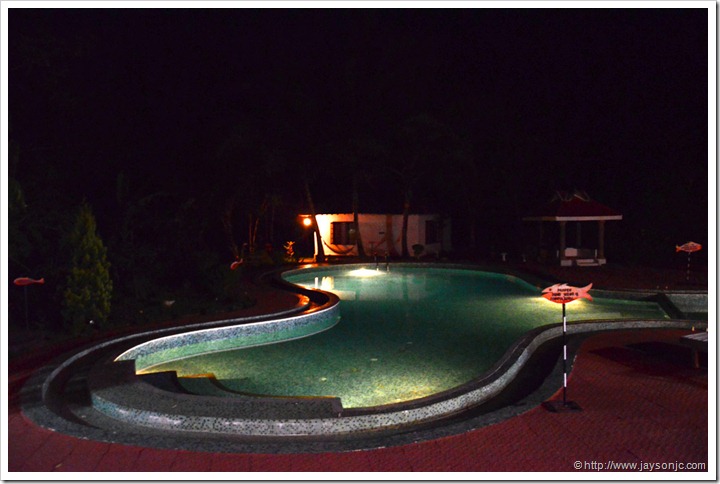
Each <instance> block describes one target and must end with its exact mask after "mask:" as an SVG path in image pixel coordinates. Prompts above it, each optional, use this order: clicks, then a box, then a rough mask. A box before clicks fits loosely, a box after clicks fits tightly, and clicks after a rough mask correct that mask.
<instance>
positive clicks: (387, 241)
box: [303, 213, 452, 256]
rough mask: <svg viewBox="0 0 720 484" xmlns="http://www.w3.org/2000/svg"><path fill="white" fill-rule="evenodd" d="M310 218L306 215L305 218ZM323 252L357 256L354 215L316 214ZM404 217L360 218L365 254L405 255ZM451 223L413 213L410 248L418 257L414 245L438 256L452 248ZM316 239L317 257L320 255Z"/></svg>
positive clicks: (383, 215) (385, 215)
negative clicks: (403, 243) (403, 247)
mask: <svg viewBox="0 0 720 484" xmlns="http://www.w3.org/2000/svg"><path fill="white" fill-rule="evenodd" d="M303 217H307V216H303ZM316 218H317V223H318V229H319V230H320V237H321V239H322V243H323V250H324V252H325V255H327V256H344V255H347V256H357V255H358V248H357V236H356V234H355V225H354V223H353V214H352V213H333V214H318V215H316ZM402 220H403V216H402V214H367V213H361V214H359V215H358V225H359V228H360V235H361V237H362V243H363V248H364V249H365V254H366V255H373V254H377V255H380V256H384V255H385V254H387V255H389V256H397V255H400V254H402ZM450 228H451V227H450V220H449V219H446V218H443V217H441V216H439V215H433V214H410V215H409V217H408V231H407V246H408V252H409V253H410V255H415V252H414V249H413V246H414V245H422V251H421V252H420V254H419V255H421V256H427V255H438V254H440V253H441V252H447V251H449V250H451V249H452V247H451V242H450V235H451V232H450ZM317 252H318V250H317V239H316V240H315V255H317Z"/></svg>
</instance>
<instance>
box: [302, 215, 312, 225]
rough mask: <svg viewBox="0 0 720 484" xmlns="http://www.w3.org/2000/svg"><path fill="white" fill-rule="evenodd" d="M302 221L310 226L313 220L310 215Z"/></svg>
mask: <svg viewBox="0 0 720 484" xmlns="http://www.w3.org/2000/svg"><path fill="white" fill-rule="evenodd" d="M302 223H303V225H304V226H305V227H310V226H311V225H312V220H310V217H305V218H303V221H302Z"/></svg>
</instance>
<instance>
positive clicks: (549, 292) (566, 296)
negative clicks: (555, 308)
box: [542, 284, 592, 413]
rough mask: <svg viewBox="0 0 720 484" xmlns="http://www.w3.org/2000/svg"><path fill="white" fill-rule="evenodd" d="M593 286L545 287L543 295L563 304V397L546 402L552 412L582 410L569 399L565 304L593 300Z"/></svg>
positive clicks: (558, 285) (565, 285)
mask: <svg viewBox="0 0 720 484" xmlns="http://www.w3.org/2000/svg"><path fill="white" fill-rule="evenodd" d="M591 288H592V284H589V285H587V286H585V287H573V286H568V285H567V284H555V285H553V286H550V287H547V288H545V289H543V292H542V297H544V298H545V299H547V300H548V301H552V302H554V303H558V304H562V323H563V332H562V343H563V398H562V402H557V401H552V402H550V401H549V402H544V403H543V407H545V409H546V410H549V411H551V412H556V413H559V412H578V411H580V410H582V409H581V408H580V405H578V404H577V403H575V402H569V401H568V399H567V317H566V314H565V304H567V303H571V302H573V301H575V300H576V299H580V298H583V297H584V298H585V299H588V300H590V301H592V297H591V296H590V294H588V291H590V289H591Z"/></svg>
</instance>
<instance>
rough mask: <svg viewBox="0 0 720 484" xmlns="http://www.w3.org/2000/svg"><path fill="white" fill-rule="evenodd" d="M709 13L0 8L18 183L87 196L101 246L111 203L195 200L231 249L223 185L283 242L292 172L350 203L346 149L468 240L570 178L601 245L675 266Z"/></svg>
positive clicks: (378, 193) (320, 198)
mask: <svg viewBox="0 0 720 484" xmlns="http://www.w3.org/2000/svg"><path fill="white" fill-rule="evenodd" d="M330 5H332V4H330ZM369 5H370V6H372V4H369ZM571 5H572V4H571ZM620 5H621V4H620ZM710 11H712V9H710ZM707 18H708V10H705V9H677V8H670V9H656V8H644V9H626V8H617V9H601V10H600V9H572V8H569V9H549V8H538V9H485V8H478V9H469V8H468V9H440V8H422V9H421V8H411V9H403V10H399V9H397V10H396V9H337V8H326V9H317V10H314V9H302V8H298V9H230V8H229V9H214V10H210V9H208V10H205V9H187V10H185V9H170V8H168V9H95V8H90V9H78V10H74V9H17V8H12V9H11V10H10V12H9V61H8V62H9V74H8V80H9V104H8V111H9V119H10V126H9V131H10V139H11V141H12V142H13V143H14V146H15V148H14V149H15V150H16V151H14V152H13V153H16V154H17V156H15V157H11V163H10V176H11V178H14V179H16V180H17V181H18V182H19V183H20V185H21V186H22V188H23V190H24V193H25V198H26V200H28V203H35V204H36V206H37V205H39V206H43V204H45V205H44V206H47V207H48V210H50V209H52V208H58V207H60V208H68V209H70V208H71V207H74V206H76V205H77V204H79V203H80V202H81V201H82V200H83V199H85V200H87V201H88V202H89V203H90V204H91V205H92V206H93V208H94V210H95V214H96V217H97V219H98V226H99V229H100V232H101V234H102V236H103V237H104V238H106V239H108V240H110V239H112V238H113V237H114V233H115V231H116V229H117V227H118V225H119V224H120V223H121V221H122V220H123V214H124V213H125V212H124V209H123V203H126V204H127V203H128V202H127V200H128V199H129V200H135V201H137V200H141V199H143V197H147V196H150V195H152V194H155V193H163V194H165V195H166V196H167V197H169V198H168V201H167V205H168V206H167V207H164V208H163V207H159V208H157V210H156V212H153V213H156V214H157V215H152V214H151V215H148V217H152V216H157V217H161V218H162V217H165V218H167V217H174V216H175V215H177V212H180V211H181V207H184V208H187V207H189V206H192V207H195V208H194V210H195V212H193V213H194V214H195V215H194V217H196V219H195V221H197V219H203V220H208V225H207V226H203V227H201V228H200V229H201V230H202V231H203V233H204V234H205V237H206V238H205V239H204V240H205V242H203V243H208V244H210V245H213V247H218V248H219V249H218V250H224V247H225V245H224V244H225V242H224V236H223V234H222V230H221V227H220V224H219V223H218V220H219V218H220V214H221V213H222V211H223V207H224V206H225V204H226V201H227V199H228V198H229V197H230V196H232V195H233V194H236V193H241V195H239V199H240V200H241V202H243V203H248V204H252V203H258V202H257V200H259V199H261V198H262V197H263V196H264V195H265V194H266V193H268V192H269V191H272V192H273V193H274V194H276V195H277V196H278V197H279V198H280V199H281V201H282V205H280V208H279V209H278V210H279V211H278V214H277V217H278V218H282V219H283V220H284V221H283V222H277V223H278V224H279V225H278V227H280V228H278V232H279V233H278V234H277V235H275V237H276V238H282V236H285V237H293V236H294V233H293V232H292V230H293V229H292V224H294V223H295V220H294V219H293V216H294V215H295V214H297V213H302V212H305V211H307V210H308V207H307V205H306V201H305V196H304V192H303V189H302V187H303V186H302V181H303V180H304V178H305V177H308V179H309V180H310V186H311V188H312V190H313V197H314V199H315V203H316V205H317V211H318V212H349V211H351V196H350V189H349V187H350V185H351V172H352V170H350V169H348V166H356V165H357V164H358V163H359V164H360V166H363V167H365V168H364V169H362V170H360V171H361V172H362V173H364V174H365V175H366V176H363V177H362V178H361V179H360V186H359V190H360V206H361V211H368V212H394V213H400V212H401V211H402V203H403V198H402V191H401V189H400V188H399V186H398V183H399V182H398V179H397V178H395V177H394V175H393V174H394V172H393V171H391V170H383V167H400V168H402V167H407V166H408V163H410V164H411V165H409V166H412V167H413V168H412V169H413V170H414V171H415V172H416V173H417V178H418V180H417V181H416V184H415V185H414V190H413V204H412V211H414V212H424V211H430V212H434V211H442V212H443V213H447V214H449V215H451V216H452V217H453V229H454V236H455V239H456V240H455V245H456V246H459V245H461V244H462V240H463V237H465V236H466V235H465V234H467V232H468V228H467V227H466V226H465V225H464V223H463V220H465V219H467V216H468V214H473V216H474V217H475V218H476V221H477V225H478V233H479V239H478V241H479V245H480V246H481V249H480V250H483V251H487V252H488V253H489V251H490V248H491V247H499V246H501V245H502V244H511V245H512V244H513V243H514V244H515V246H516V247H518V250H521V248H520V247H519V243H517V242H514V241H513V238H514V234H515V232H516V230H517V228H518V226H520V225H522V223H521V222H519V220H520V218H521V217H522V216H523V215H524V214H525V213H526V212H527V211H529V210H530V209H532V208H533V207H535V206H536V205H538V204H540V203H544V202H547V201H549V199H550V198H551V197H552V195H553V193H554V192H555V190H559V189H563V190H569V189H573V188H578V189H582V190H585V191H587V192H588V193H589V194H590V196H591V197H593V198H595V199H596V200H598V201H600V202H602V203H605V204H607V205H609V206H611V207H613V208H616V209H618V210H619V211H621V212H622V213H623V215H624V220H623V221H622V222H618V223H617V226H616V227H614V228H612V229H611V231H610V232H609V234H608V236H609V237H610V240H609V242H608V253H609V258H612V257H613V256H615V258H616V259H621V260H622V259H623V257H624V258H626V259H628V260H629V259H631V258H632V257H631V255H630V253H631V252H637V251H638V250H642V249H641V248H642V247H646V246H652V247H656V248H657V247H659V248H658V249H657V250H655V251H654V252H653V251H650V252H653V254H655V253H657V254H660V253H667V255H668V260H674V259H672V257H673V252H674V245H675V244H682V243H684V242H687V241H688V240H694V241H696V242H699V243H702V244H706V243H707V237H708V228H707V220H708V203H709V197H708V159H709V158H708V38H707V37H708V30H707V22H708V20H707ZM418 120H421V121H420V122H421V123H425V124H423V126H424V127H425V128H427V127H428V126H431V127H432V128H428V129H431V131H432V132H430V134H427V135H421V138H422V140H418V139H416V138H413V136H412V135H407V126H413V124H412V123H413V122H418ZM425 128H423V129H425ZM421 133H423V132H422V131H421ZM433 133H441V135H439V136H440V138H441V140H440V141H438V142H437V143H435V144H433V143H432V142H430V141H427V140H428V139H430V138H432V139H435V138H433V136H434V134H433ZM455 153H462V155H463V156H462V159H463V160H464V161H458V156H455ZM433 156H435V157H436V158H435V159H436V160H438V161H437V162H433V161H432V160H431V158H432V157H433ZM468 163H469V164H470V165H471V166H472V167H473V170H471V171H472V174H468V172H467V170H466V167H467V166H468V165H467V164H468ZM119 180H121V181H122V182H119ZM466 185H467V186H466ZM119 187H124V188H119ZM121 190H125V191H124V192H122V195H121V194H120V193H121ZM123 200H125V202H123ZM168 207H176V208H177V212H174V211H173V210H172V209H171V208H168ZM184 208H183V209H184ZM248 210H250V209H249V208H248ZM238 212H239V213H240V212H242V210H239V211H238ZM178 216H179V215H178ZM188 218H192V217H191V216H188ZM165 222H166V220H165V221H163V223H165ZM283 224H284V225H283ZM238 226H242V223H241V222H238ZM200 229H199V230H200ZM238 230H239V234H238V236H237V237H238V239H239V240H242V235H243V232H241V231H240V229H238ZM283 230H284V231H285V232H284V233H283V232H282V231H283ZM169 238H170V239H172V237H169ZM208 241H209V242H208ZM275 243H277V241H275ZM628 244H634V245H632V249H624V247H625V246H628ZM611 245H612V247H611ZM229 256H230V254H229V253H228V254H227V257H229ZM638 262H647V261H646V260H638Z"/></svg>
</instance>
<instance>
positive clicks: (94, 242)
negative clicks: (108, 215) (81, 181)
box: [62, 203, 113, 334]
mask: <svg viewBox="0 0 720 484" xmlns="http://www.w3.org/2000/svg"><path fill="white" fill-rule="evenodd" d="M68 239H69V240H68V241H69V244H70V247H71V249H72V251H73V254H72V266H71V268H70V274H69V275H68V278H67V286H66V289H65V291H64V300H63V311H62V313H63V317H64V319H65V321H66V323H68V324H69V325H70V328H71V329H72V331H73V333H76V334H78V333H82V332H84V331H85V330H86V328H87V327H88V326H87V325H88V324H99V325H100V324H103V323H105V322H106V321H107V319H108V316H109V315H110V300H111V298H112V290H113V284H112V280H111V279H110V263H109V262H108V260H107V249H106V248H105V245H104V244H103V241H102V239H101V238H100V236H98V234H97V226H96V222H95V217H94V215H93V213H92V209H91V208H90V206H89V205H88V204H87V203H83V205H82V206H81V207H80V210H79V211H78V214H77V217H76V219H75V226H74V227H73V230H72V232H71V233H70V234H69V238H68Z"/></svg>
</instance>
